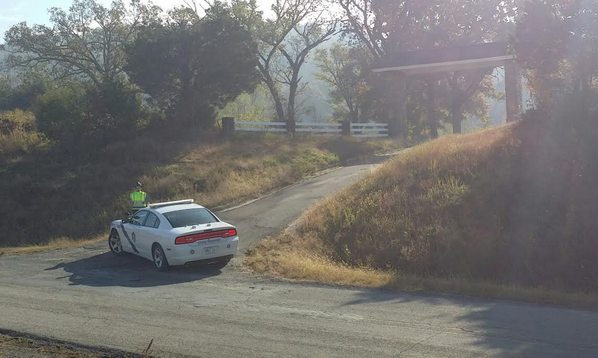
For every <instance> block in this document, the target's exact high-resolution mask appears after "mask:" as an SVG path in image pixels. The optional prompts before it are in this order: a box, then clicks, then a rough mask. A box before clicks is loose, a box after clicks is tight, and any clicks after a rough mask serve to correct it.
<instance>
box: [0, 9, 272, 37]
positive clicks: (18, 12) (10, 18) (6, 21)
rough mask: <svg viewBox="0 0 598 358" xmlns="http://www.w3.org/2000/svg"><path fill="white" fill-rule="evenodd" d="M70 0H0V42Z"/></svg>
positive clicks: (39, 21) (42, 19)
mask: <svg viewBox="0 0 598 358" xmlns="http://www.w3.org/2000/svg"><path fill="white" fill-rule="evenodd" d="M97 1H98V2H100V3H102V4H104V5H110V3H111V2H112V0H97ZM273 1H274V0H257V3H258V4H259V5H260V7H261V9H262V10H265V11H267V10H269V9H270V6H271V4H272V2H273ZM152 2H153V3H154V4H156V5H158V6H160V7H162V8H163V9H165V10H166V9H170V8H172V7H174V6H176V5H182V4H184V0H153V1H152ZM71 3H72V0H20V1H19V0H0V43H3V42H4V32H6V30H8V29H9V28H10V27H11V26H12V25H14V24H16V23H18V22H21V21H26V22H27V24H28V25H33V24H43V23H47V22H48V12H47V9H48V8H51V7H60V8H63V9H68V7H69V6H70V5H71Z"/></svg>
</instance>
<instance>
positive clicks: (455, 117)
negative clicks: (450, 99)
mask: <svg viewBox="0 0 598 358" xmlns="http://www.w3.org/2000/svg"><path fill="white" fill-rule="evenodd" d="M452 122H453V133H454V134H461V133H462V129H461V123H462V122H463V112H462V111H461V106H459V105H456V106H453V111H452Z"/></svg>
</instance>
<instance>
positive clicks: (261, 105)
mask: <svg viewBox="0 0 598 358" xmlns="http://www.w3.org/2000/svg"><path fill="white" fill-rule="evenodd" d="M218 115H219V116H220V117H233V118H235V119H237V120H239V121H254V122H263V121H264V120H269V119H272V118H273V117H275V115H276V114H275V112H274V106H273V105H272V100H271V97H270V92H269V91H268V87H266V86H265V85H264V84H260V85H258V87H257V88H256V89H255V91H253V93H243V94H242V95H240V96H239V97H237V99H235V100H234V101H233V102H231V103H229V104H227V105H226V106H225V107H224V108H223V109H222V110H221V111H220V112H219V114H218Z"/></svg>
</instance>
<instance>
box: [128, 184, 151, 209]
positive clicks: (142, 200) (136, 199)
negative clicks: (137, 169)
mask: <svg viewBox="0 0 598 358" xmlns="http://www.w3.org/2000/svg"><path fill="white" fill-rule="evenodd" d="M141 187H142V185H141V183H140V182H137V185H135V191H134V192H132V193H131V201H132V202H133V206H132V209H133V212H136V211H137V210H139V209H143V208H145V207H147V205H148V204H149V196H148V195H147V193H146V192H144V191H143V190H141Z"/></svg>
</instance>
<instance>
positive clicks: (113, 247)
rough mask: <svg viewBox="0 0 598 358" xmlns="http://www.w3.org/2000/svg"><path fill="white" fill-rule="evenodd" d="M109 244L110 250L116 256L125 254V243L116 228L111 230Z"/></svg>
mask: <svg viewBox="0 0 598 358" xmlns="http://www.w3.org/2000/svg"><path fill="white" fill-rule="evenodd" d="M108 246H110V251H112V253H113V254H115V255H116V256H121V255H122V254H124V251H123V244H122V242H121V241H120V235H118V232H117V231H116V230H112V231H111V232H110V236H108Z"/></svg>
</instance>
